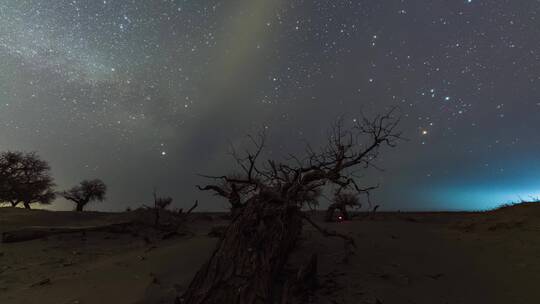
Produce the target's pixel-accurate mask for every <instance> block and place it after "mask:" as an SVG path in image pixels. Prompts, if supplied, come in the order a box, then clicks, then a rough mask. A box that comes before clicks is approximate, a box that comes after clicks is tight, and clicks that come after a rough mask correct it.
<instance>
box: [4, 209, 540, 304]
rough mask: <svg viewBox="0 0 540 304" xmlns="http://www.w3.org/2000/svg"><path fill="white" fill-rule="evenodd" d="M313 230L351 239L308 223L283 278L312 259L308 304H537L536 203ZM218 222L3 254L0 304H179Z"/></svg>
mask: <svg viewBox="0 0 540 304" xmlns="http://www.w3.org/2000/svg"><path fill="white" fill-rule="evenodd" d="M138 216H140V214H138V213H137V212H135V211H132V212H125V213H98V212H84V213H75V212H52V211H43V210H24V209H18V208H0V232H6V231H11V230H16V229H20V228H24V227H29V226H49V227H50V226H56V227H58V226H63V227H65V226H69V227H77V226H79V227H80V226H94V225H105V224H112V223H122V222H125V221H126V220H131V219H133V217H138ZM313 216H314V217H315V218H316V219H317V221H318V222H319V224H320V225H322V226H325V227H328V228H330V229H334V230H337V231H339V232H341V233H345V234H348V235H350V236H352V237H353V238H354V239H355V241H356V245H357V248H356V250H355V253H354V254H353V255H350V256H348V255H347V254H346V250H345V247H344V245H343V241H342V240H341V239H335V238H328V237H324V236H322V235H320V233H319V232H317V231H316V230H314V229H313V228H312V227H311V226H309V224H306V225H305V226H304V233H303V236H302V239H301V241H300V243H299V247H298V249H297V250H296V251H295V252H294V254H293V255H292V256H291V258H290V263H289V264H290V265H288V267H289V268H291V269H294V268H295V267H297V265H301V264H302V263H305V261H306V259H308V258H309V257H310V256H311V254H313V253H317V254H318V278H319V285H320V286H319V289H318V291H317V292H316V294H315V295H314V296H313V297H312V299H311V302H312V303H332V304H335V303H343V304H345V303H347V304H349V303H351V304H352V303H355V304H356V303H373V304H375V303H383V304H387V303H400V304H404V303H418V304H421V303H425V304H428V303H429V304H438V303H441V304H446V303H448V304H452V303H462V304H465V303H471V304H472V303H475V304H477V303H505V304H506V303H516V304H519V303H527V304H529V303H530V304H532V303H540V288H538V287H537V284H538V282H540V233H539V232H540V205H536V204H522V205H519V206H513V207H507V208H502V209H498V210H495V211H490V212H482V213H481V212H478V213H465V212H463V213H427V212H426V213H397V212H394V213H377V214H367V213H365V214H364V213H361V214H359V215H358V216H357V217H355V218H354V219H353V220H351V221H347V222H341V223H330V224H328V223H323V222H322V221H321V219H322V214H314V215H313ZM226 224H227V221H226V220H225V219H224V217H223V214H197V213H194V214H191V215H190V216H189V217H188V218H187V219H186V223H185V224H184V226H183V227H182V228H181V230H182V233H180V234H179V235H176V236H173V237H166V238H164V237H163V235H161V234H159V233H157V232H156V231H152V230H151V229H148V230H141V231H138V232H137V233H131V234H126V233H111V232H102V231H96V232H88V233H68V234H61V235H54V236H49V237H47V238H41V239H36V240H30V241H24V242H17V243H2V244H0V303H2V304H11V303H14V304H15V303H17V304H22V303H39V304H49V303H50V304H64V303H66V304H67V303H79V304H87V303H88V304H90V303H98V304H108V303H114V304H124V303H125V304H128V303H129V304H136V303H169V304H172V303H174V299H175V297H176V296H177V295H181V294H182V292H183V290H185V288H186V287H187V286H188V285H189V282H190V280H191V278H192V277H193V276H194V274H195V272H196V271H197V270H198V268H199V267H200V266H201V265H202V264H203V263H204V262H205V261H206V260H207V259H208V257H209V256H210V255H211V253H212V250H213V248H214V247H215V245H216V243H217V241H218V239H217V238H216V237H211V236H208V233H209V232H210V230H211V229H212V228H213V227H218V226H223V225H226Z"/></svg>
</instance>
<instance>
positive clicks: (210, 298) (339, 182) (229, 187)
mask: <svg viewBox="0 0 540 304" xmlns="http://www.w3.org/2000/svg"><path fill="white" fill-rule="evenodd" d="M398 122H399V119H398V118H396V117H395V116H394V110H391V111H389V112H388V113H386V114H384V115H379V116H376V117H374V118H372V119H368V118H366V117H362V119H360V120H357V121H356V122H355V123H354V125H352V126H350V127H346V126H345V124H344V122H343V120H340V121H339V122H337V123H336V124H335V125H333V127H332V128H331V131H330V134H329V136H328V142H327V144H326V145H325V146H324V147H323V148H322V149H320V150H317V151H316V150H314V149H312V148H311V147H310V146H308V147H307V148H306V152H305V153H306V155H305V157H298V156H294V155H290V156H289V157H288V158H287V160H285V161H283V162H278V161H275V160H271V159H268V160H266V161H264V162H263V161H261V160H260V158H261V155H262V154H263V149H264V146H265V145H264V143H265V134H264V133H261V134H259V136H258V137H249V139H250V141H251V142H252V144H253V145H254V146H255V149H254V150H253V151H251V152H250V151H248V152H246V155H244V156H241V155H239V154H238V153H236V152H235V150H233V152H232V155H233V157H234V159H235V160H236V162H237V164H238V166H239V167H240V171H241V173H242V174H241V175H234V176H228V175H223V176H207V177H208V178H211V179H213V180H215V181H217V183H215V184H212V185H207V186H203V187H199V189H201V190H209V191H213V192H214V193H215V194H216V195H219V196H222V197H224V198H225V199H227V200H228V201H229V202H230V204H231V207H232V209H233V211H234V212H233V218H232V221H231V224H230V226H229V227H228V228H227V230H226V231H225V236H224V237H223V239H222V240H221V241H220V242H219V244H218V245H217V248H216V249H215V251H214V253H213V254H212V256H211V258H210V260H209V261H208V262H207V263H206V264H205V265H204V266H203V267H202V268H201V269H200V270H199V272H198V273H197V274H196V275H195V278H194V279H193V281H192V282H191V284H190V285H189V287H188V289H187V291H186V292H185V293H184V295H183V296H182V300H183V303H189V304H201V303H205V304H210V303H212V304H213V303H232V304H257V303H261V304H263V303H264V304H267V303H271V302H273V301H274V300H275V299H276V297H278V295H276V293H277V290H278V289H279V288H280V286H279V284H277V283H276V282H277V281H278V280H277V279H278V276H279V275H280V274H281V273H282V270H283V266H284V265H285V263H286V261H287V258H288V256H289V253H290V252H291V251H292V250H293V249H294V247H295V245H296V243H297V239H298V237H299V236H300V234H301V232H302V222H303V219H306V221H307V222H308V223H309V224H312V225H314V226H315V228H317V229H318V230H319V231H321V232H322V233H324V234H325V235H328V236H340V237H343V238H344V239H346V240H347V241H349V242H351V243H353V242H354V241H353V239H352V238H350V237H348V236H345V235H341V234H339V233H337V232H332V231H328V230H326V229H324V228H322V227H319V226H318V225H317V224H315V222H314V221H312V220H311V219H309V217H308V216H307V215H306V214H304V213H303V212H302V208H303V207H304V206H305V205H306V204H307V202H309V201H313V195H314V194H315V193H320V190H321V189H323V188H324V187H325V186H333V187H336V188H337V189H341V190H349V191H356V192H357V193H359V194H367V193H369V191H371V190H372V189H373V187H371V186H368V187H362V186H360V185H359V184H358V183H357V181H356V180H355V174H354V173H355V171H354V170H357V169H359V168H368V167H371V166H373V165H374V161H375V160H376V159H377V157H378V156H379V152H380V149H381V148H382V147H385V146H387V147H394V146H395V145H396V143H397V141H398V140H399V139H400V137H401V133H400V132H398V131H397V125H398Z"/></svg>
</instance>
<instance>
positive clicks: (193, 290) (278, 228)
mask: <svg viewBox="0 0 540 304" xmlns="http://www.w3.org/2000/svg"><path fill="white" fill-rule="evenodd" d="M242 209H243V210H242V211H241V212H240V213H239V214H238V215H237V216H235V217H234V219H233V220H232V222H231V224H230V226H229V227H228V228H227V230H226V232H225V237H224V238H223V239H222V240H221V242H220V243H219V244H218V247H217V248H216V250H215V251H214V253H213V255H212V257H211V258H210V260H209V261H208V262H207V263H206V264H205V265H204V266H203V267H202V268H201V269H200V270H199V272H198V273H197V274H196V276H195V278H194V279H193V281H192V282H191V284H190V286H189V287H188V289H187V291H186V292H185V294H184V295H183V297H182V298H183V300H184V301H183V302H182V303H188V304H203V303H204V304H214V303H219V304H221V303H228V304H268V303H272V302H273V298H274V296H276V295H275V293H276V291H277V290H276V289H277V287H279V286H277V285H278V284H277V283H276V281H277V278H278V275H279V274H280V273H281V272H282V270H283V267H284V265H285V263H286V261H287V258H288V256H289V253H290V252H291V251H292V250H293V248H294V246H295V245H296V241H297V238H298V236H299V235H300V234H301V232H302V217H301V213H300V210H298V208H297V207H287V206H286V204H283V202H280V203H277V202H275V201H273V200H272V199H262V198H261V197H259V196H256V197H254V198H252V199H251V200H249V201H248V202H247V203H246V205H245V206H244V207H243V208H242Z"/></svg>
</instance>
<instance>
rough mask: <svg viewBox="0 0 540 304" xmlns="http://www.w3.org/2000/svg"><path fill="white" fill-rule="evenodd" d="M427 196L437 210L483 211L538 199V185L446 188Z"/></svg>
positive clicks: (539, 189) (539, 190)
mask: <svg viewBox="0 0 540 304" xmlns="http://www.w3.org/2000/svg"><path fill="white" fill-rule="evenodd" d="M430 192H431V193H430V194H429V196H430V197H431V199H432V200H433V201H434V202H435V203H434V206H438V209H439V208H440V209H446V210H449V211H454V210H463V211H483V210H489V209H493V208H497V207H499V206H501V205H504V204H511V203H517V202H520V201H522V200H525V201H530V200H535V199H536V198H540V185H537V186H533V185H529V186H522V187H511V186H508V185H506V186H504V185H491V186H486V185H479V186H477V187H475V186H470V187H447V188H443V189H438V190H433V191H430Z"/></svg>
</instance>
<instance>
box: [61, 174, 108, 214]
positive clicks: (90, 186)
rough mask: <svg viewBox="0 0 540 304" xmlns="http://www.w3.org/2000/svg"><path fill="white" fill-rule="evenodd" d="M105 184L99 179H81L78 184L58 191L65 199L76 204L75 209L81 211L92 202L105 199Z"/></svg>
mask: <svg viewBox="0 0 540 304" xmlns="http://www.w3.org/2000/svg"><path fill="white" fill-rule="evenodd" d="M106 192H107V186H106V185H105V183H104V182H103V181H102V180H100V179H93V180H83V181H82V182H81V183H80V184H79V185H77V186H74V187H73V188H71V189H69V190H67V191H64V192H62V193H60V195H62V196H63V197H64V198H65V199H67V200H70V201H72V202H74V203H75V204H76V207H75V210H76V211H83V209H84V207H85V206H86V205H87V204H88V203H90V202H92V201H99V202H102V201H103V200H105V193H106Z"/></svg>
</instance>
